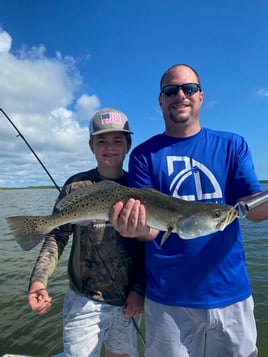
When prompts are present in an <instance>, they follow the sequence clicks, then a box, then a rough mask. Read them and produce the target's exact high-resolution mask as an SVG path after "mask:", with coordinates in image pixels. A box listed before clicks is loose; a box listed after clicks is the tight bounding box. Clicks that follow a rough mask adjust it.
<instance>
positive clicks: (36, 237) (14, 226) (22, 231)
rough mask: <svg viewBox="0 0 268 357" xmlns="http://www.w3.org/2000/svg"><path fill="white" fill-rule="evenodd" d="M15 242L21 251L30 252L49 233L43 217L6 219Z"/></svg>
mask: <svg viewBox="0 0 268 357" xmlns="http://www.w3.org/2000/svg"><path fill="white" fill-rule="evenodd" d="M6 220H7V223H8V225H9V227H10V229H11V232H12V233H13V235H14V238H15V240H16V242H17V243H18V244H19V245H20V247H21V248H22V249H23V250H25V251H26V250H31V249H33V248H34V247H35V246H36V245H37V244H38V243H40V242H41V241H42V240H43V239H44V238H45V236H46V234H47V233H49V232H50V228H49V227H48V224H46V223H48V221H46V217H44V216H13V217H7V218H6Z"/></svg>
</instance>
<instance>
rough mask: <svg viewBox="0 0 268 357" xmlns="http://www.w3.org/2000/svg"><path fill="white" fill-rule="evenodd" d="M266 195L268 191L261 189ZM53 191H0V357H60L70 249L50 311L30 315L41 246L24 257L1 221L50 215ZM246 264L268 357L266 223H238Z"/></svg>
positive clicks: (54, 284) (53, 284)
mask: <svg viewBox="0 0 268 357" xmlns="http://www.w3.org/2000/svg"><path fill="white" fill-rule="evenodd" d="M264 188H265V189H266V190H267V189H268V185H266V187H264ZM57 194H58V191H57V190H56V189H31V190H27V189H25V190H24V189H20V190H0V226H1V238H0V253H1V260H0V272H1V274H0V356H1V355H3V354H4V353H13V354H15V353H19V354H28V355H34V356H44V357H49V356H51V355H53V354H56V353H59V352H61V351H62V316H61V309H62V302H63V297H64V293H65V290H66V287H67V285H68V281H67V274H66V268H67V260H68V255H69V250H70V246H71V244H69V245H68V246H67V247H66V249H65V252H64V253H63V255H62V257H61V259H60V261H59V264H58V266H57V269H56V270H55V272H54V273H53V276H52V277H51V278H50V280H49V285H48V289H49V292H50V295H51V296H52V298H53V307H52V309H51V311H50V312H49V313H47V314H45V315H37V314H36V313H34V312H32V311H30V309H29V308H28V305H27V301H26V296H27V288H28V282H29V277H30V274H31V271H32V268H33V265H34V263H35V260H36V258H37V256H38V253H39V250H40V247H41V245H39V246H38V247H36V248H35V249H33V250H31V251H29V252H24V251H22V250H21V249H20V247H19V246H18V244H17V243H16V242H15V240H14V238H13V236H12V235H11V233H10V231H9V228H8V226H7V224H6V221H5V217H7V216H13V215H24V214H25V215H27V214H29V215H39V214H42V215H43V214H50V213H51V210H52V206H53V204H54V201H55V199H56V197H57ZM241 225H242V230H243V236H244V246H245V250H246V260H247V266H248V271H249V275H250V280H251V285H252V291H253V296H254V301H255V316H256V321H257V329H258V349H259V356H260V357H267V356H268V221H265V222H262V223H259V224H254V223H251V222H249V221H248V220H247V219H241Z"/></svg>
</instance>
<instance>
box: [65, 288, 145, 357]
mask: <svg viewBox="0 0 268 357" xmlns="http://www.w3.org/2000/svg"><path fill="white" fill-rule="evenodd" d="M140 320H141V317H140V316H139V317H135V321H136V323H137V325H138V326H139V325H140ZM63 334H64V336H63V344H64V356H65V357H89V356H90V357H99V356H100V354H101V348H102V344H103V343H104V345H105V347H106V348H107V349H108V350H109V351H111V352H113V353H118V354H123V353H127V354H128V355H129V356H130V357H138V356H139V353H138V335H137V331H136V329H135V327H134V325H133V322H132V319H131V318H126V317H124V315H123V313H122V307H118V306H112V305H108V304H103V303H99V302H96V301H93V300H90V299H88V298H86V297H83V296H80V295H78V294H76V293H74V292H73V291H72V290H71V289H68V290H67V292H66V295H65V299H64V304H63Z"/></svg>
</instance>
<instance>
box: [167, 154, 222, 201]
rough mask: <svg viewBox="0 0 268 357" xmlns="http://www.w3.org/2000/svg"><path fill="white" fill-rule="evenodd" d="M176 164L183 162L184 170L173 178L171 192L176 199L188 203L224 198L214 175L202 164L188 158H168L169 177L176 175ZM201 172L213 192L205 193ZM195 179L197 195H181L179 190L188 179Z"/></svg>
mask: <svg viewBox="0 0 268 357" xmlns="http://www.w3.org/2000/svg"><path fill="white" fill-rule="evenodd" d="M175 162H183V163H184V167H185V168H184V169H182V170H180V172H179V173H178V174H176V176H175V177H174V178H173V180H172V182H171V184H170V191H171V192H173V196H174V197H179V198H181V199H183V200H187V201H195V200H204V199H211V198H214V199H215V198H222V190H221V187H220V185H219V183H218V181H217V180H216V178H215V176H214V175H213V173H212V172H211V171H210V170H209V169H208V168H207V167H206V166H205V165H203V164H201V163H200V162H198V161H196V160H194V159H192V158H190V157H188V156H168V157H167V165H168V175H169V176H170V175H172V174H173V173H174V163H175ZM200 172H202V173H203V174H204V175H205V176H206V177H207V179H208V180H209V181H210V183H211V187H212V189H213V191H212V192H206V193H205V192H203V189H202V184H201V179H200ZM192 175H193V177H194V183H195V191H196V192H195V193H194V194H192V195H181V196H180V195H179V190H180V187H181V185H182V184H183V182H184V181H185V180H187V178H189V177H190V176H192Z"/></svg>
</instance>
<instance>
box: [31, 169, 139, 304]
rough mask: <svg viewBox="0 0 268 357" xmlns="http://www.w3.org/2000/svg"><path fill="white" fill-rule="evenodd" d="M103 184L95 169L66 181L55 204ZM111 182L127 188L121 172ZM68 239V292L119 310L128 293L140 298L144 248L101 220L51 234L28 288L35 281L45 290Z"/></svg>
mask: <svg viewBox="0 0 268 357" xmlns="http://www.w3.org/2000/svg"><path fill="white" fill-rule="evenodd" d="M103 179H104V178H103V177H102V176H100V175H99V173H98V171H97V169H93V170H89V171H86V172H81V173H79V174H76V175H74V176H72V177H70V178H69V179H68V180H67V181H66V183H65V184H64V186H63V188H62V191H61V193H60V195H59V197H58V199H57V201H56V204H57V202H58V201H59V200H60V199H62V198H63V197H64V196H66V195H68V194H70V193H71V192H73V191H74V190H77V189H79V188H82V187H86V186H88V185H91V184H94V183H96V182H99V181H102V180H103ZM115 181H116V182H118V183H120V184H121V185H125V186H126V185H127V181H128V179H127V172H125V171H124V175H123V176H122V177H121V178H120V179H117V180H115ZM56 204H55V206H56ZM55 206H54V212H56V208H55ZM71 234H73V239H72V247H71V253H70V257H69V262H68V276H69V283H70V287H71V289H73V290H74V291H75V292H76V293H78V294H81V295H84V296H87V297H88V298H91V299H94V300H97V301H103V302H105V303H108V304H111V305H118V306H121V305H124V302H125V299H126V297H127V295H128V293H129V291H130V290H133V291H135V292H137V293H139V294H140V295H142V296H144V294H145V265H144V264H145V263H144V243H142V242H140V241H138V240H137V239H134V238H124V237H122V236H120V234H119V233H118V232H116V231H115V230H114V229H113V227H112V226H111V224H110V223H109V222H105V221H104V220H94V221H91V222H90V224H89V225H87V226H82V225H81V226H80V225H78V224H73V225H71V224H68V225H64V226H61V227H59V228H57V229H55V230H54V231H52V232H51V233H50V234H49V235H48V236H47V237H46V239H45V241H44V244H43V246H42V249H41V251H40V254H39V257H38V259H37V262H36V265H35V267H34V269H33V272H32V275H31V279H30V286H31V284H32V283H33V282H34V281H39V282H42V283H43V284H45V285H47V281H48V278H49V276H50V275H51V274H52V272H53V271H54V269H55V267H56V265H57V262H58V259H59V257H60V256H61V254H62V252H63V250H64V247H65V246H66V244H67V242H68V240H69V237H70V236H71Z"/></svg>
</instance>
